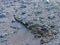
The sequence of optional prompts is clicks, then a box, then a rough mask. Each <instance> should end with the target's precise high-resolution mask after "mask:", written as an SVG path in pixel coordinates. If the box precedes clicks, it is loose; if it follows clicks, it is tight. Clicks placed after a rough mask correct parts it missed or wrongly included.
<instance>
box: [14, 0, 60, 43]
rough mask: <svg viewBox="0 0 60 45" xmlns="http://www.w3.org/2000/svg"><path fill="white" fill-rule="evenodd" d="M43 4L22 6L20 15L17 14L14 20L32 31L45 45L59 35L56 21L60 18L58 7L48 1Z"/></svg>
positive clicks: (36, 3)
mask: <svg viewBox="0 0 60 45" xmlns="http://www.w3.org/2000/svg"><path fill="white" fill-rule="evenodd" d="M41 2H42V1H40V2H35V3H34V4H33V3H32V4H30V5H22V9H21V10H20V11H21V12H20V14H15V15H14V18H15V20H16V21H18V22H20V23H21V24H23V25H24V26H25V27H26V28H27V29H30V30H31V32H32V33H33V34H34V35H35V36H36V37H38V38H41V43H42V44H43V43H47V42H49V41H51V40H52V39H54V36H55V35H57V33H58V31H59V30H58V28H57V27H58V26H57V24H56V21H57V19H60V18H59V17H58V15H57V13H58V12H59V9H58V7H56V6H54V4H52V3H49V2H47V1H43V3H41ZM20 8H21V7H20Z"/></svg>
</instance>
